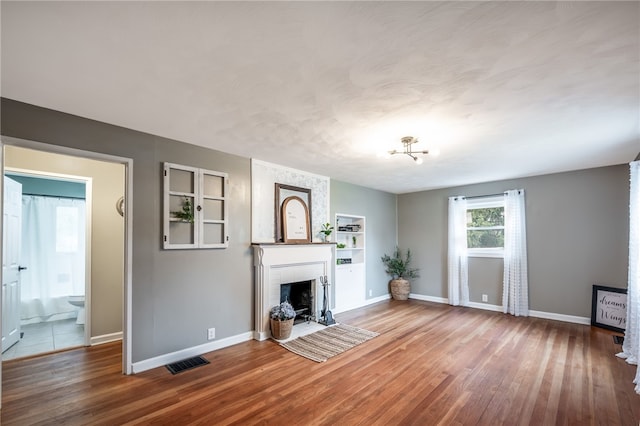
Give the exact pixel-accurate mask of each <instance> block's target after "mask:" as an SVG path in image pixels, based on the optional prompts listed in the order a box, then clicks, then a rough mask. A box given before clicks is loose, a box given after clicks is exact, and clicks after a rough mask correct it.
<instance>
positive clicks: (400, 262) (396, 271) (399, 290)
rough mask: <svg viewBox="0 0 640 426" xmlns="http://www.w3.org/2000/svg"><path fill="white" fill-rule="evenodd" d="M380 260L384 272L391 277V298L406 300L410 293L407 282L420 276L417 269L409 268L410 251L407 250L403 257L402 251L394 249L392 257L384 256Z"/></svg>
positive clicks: (409, 286)
mask: <svg viewBox="0 0 640 426" xmlns="http://www.w3.org/2000/svg"><path fill="white" fill-rule="evenodd" d="M381 259H382V263H383V264H384V266H385V268H386V269H385V272H386V273H387V274H389V275H390V276H391V281H389V288H390V290H391V297H393V298H394V299H395V300H407V299H408V298H409V293H411V283H410V282H409V280H410V279H412V278H418V277H419V276H420V275H419V273H418V269H417V268H411V267H410V265H411V250H409V249H407V252H406V254H405V255H404V256H403V254H402V250H400V249H399V248H398V247H396V249H395V250H394V251H393V255H392V256H389V255H388V254H385V255H384V256H382V258H381Z"/></svg>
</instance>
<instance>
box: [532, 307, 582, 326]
mask: <svg viewBox="0 0 640 426" xmlns="http://www.w3.org/2000/svg"><path fill="white" fill-rule="evenodd" d="M529 316H532V317H536V318H544V319H550V320H555V321H562V322H571V323H574V324H583V325H591V318H587V317H579V316H575V315H565V314H556V313H553V312H542V311H532V310H529Z"/></svg>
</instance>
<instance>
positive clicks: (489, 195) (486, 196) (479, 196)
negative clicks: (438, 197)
mask: <svg viewBox="0 0 640 426" xmlns="http://www.w3.org/2000/svg"><path fill="white" fill-rule="evenodd" d="M520 191H522V190H521V189H518V194H520ZM506 194H507V191H505V192H499V193H497V194H487V195H472V196H470V197H465V196H461V197H456V199H458V198H464V199H465V200H472V199H474V198H489V197H497V196H498V195H506Z"/></svg>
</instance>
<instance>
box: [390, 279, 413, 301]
mask: <svg viewBox="0 0 640 426" xmlns="http://www.w3.org/2000/svg"><path fill="white" fill-rule="evenodd" d="M389 287H390V288H391V297H393V298H394V299H395V300H407V299H408V298H409V293H410V292H411V284H409V281H407V280H403V279H397V280H391V281H389Z"/></svg>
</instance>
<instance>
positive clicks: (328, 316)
mask: <svg viewBox="0 0 640 426" xmlns="http://www.w3.org/2000/svg"><path fill="white" fill-rule="evenodd" d="M320 283H321V284H322V288H323V299H322V311H321V312H320V313H321V316H320V321H318V322H319V323H320V324H322V325H333V324H335V323H336V321H335V320H334V319H333V314H332V313H331V311H330V310H329V306H328V305H329V300H328V299H329V285H330V284H329V280H328V279H327V276H326V275H324V276H321V277H320Z"/></svg>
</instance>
